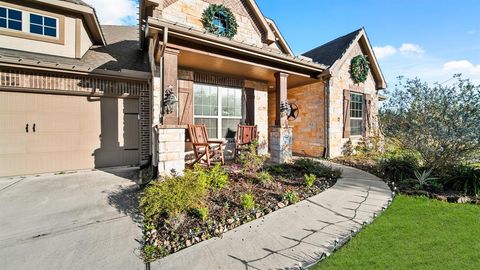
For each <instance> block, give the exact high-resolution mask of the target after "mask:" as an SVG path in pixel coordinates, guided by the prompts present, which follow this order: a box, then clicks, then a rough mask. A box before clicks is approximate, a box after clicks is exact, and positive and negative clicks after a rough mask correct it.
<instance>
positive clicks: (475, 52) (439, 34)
mask: <svg viewBox="0 0 480 270" xmlns="http://www.w3.org/2000/svg"><path fill="white" fill-rule="evenodd" d="M84 1H86V2H87V3H89V4H91V5H92V6H94V7H95V9H96V10H97V14H98V16H99V18H100V21H101V23H102V24H127V25H128V24H136V23H137V18H136V16H137V8H136V7H137V6H138V4H137V1H136V0H115V5H114V6H112V5H111V3H112V0H84ZM256 1H257V3H258V5H259V6H260V9H261V10H262V12H263V14H264V15H265V16H266V17H269V18H271V19H273V20H275V22H276V23H277V25H278V27H279V28H280V31H281V33H282V34H283V36H284V37H285V39H286V40H287V42H288V43H289V45H290V47H291V48H292V50H293V51H294V53H295V54H301V53H304V52H306V51H308V50H310V49H313V48H315V47H317V46H319V45H322V44H324V43H326V42H328V41H330V40H333V39H335V38H337V37H339V36H342V35H345V34H348V33H350V32H352V31H354V30H356V29H358V28H360V27H365V29H366V32H367V35H368V38H369V40H370V42H371V43H372V46H373V47H374V51H375V55H376V57H377V59H378V61H379V63H380V67H381V69H382V71H383V73H384V75H385V77H386V79H387V83H388V84H389V86H393V85H394V84H395V83H396V80H397V79H396V78H397V77H398V76H405V77H407V78H414V77H419V78H420V79H422V80H424V81H427V82H429V83H433V82H440V83H443V82H446V81H448V80H449V79H451V77H452V75H453V74H455V73H462V74H463V75H464V77H466V78H470V79H471V80H472V81H473V82H474V83H476V84H480V0H362V1H358V0H256Z"/></svg>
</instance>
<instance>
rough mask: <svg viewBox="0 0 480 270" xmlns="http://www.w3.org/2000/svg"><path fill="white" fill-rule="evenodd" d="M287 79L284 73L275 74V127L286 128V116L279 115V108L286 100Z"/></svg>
mask: <svg viewBox="0 0 480 270" xmlns="http://www.w3.org/2000/svg"><path fill="white" fill-rule="evenodd" d="M287 78H288V74H287V73H284V72H277V73H275V95H276V98H275V105H276V111H275V114H276V117H275V125H276V126H277V127H286V126H287V121H288V120H287V118H288V115H282V114H281V113H280V107H281V104H282V102H285V101H287V100H288V96H287Z"/></svg>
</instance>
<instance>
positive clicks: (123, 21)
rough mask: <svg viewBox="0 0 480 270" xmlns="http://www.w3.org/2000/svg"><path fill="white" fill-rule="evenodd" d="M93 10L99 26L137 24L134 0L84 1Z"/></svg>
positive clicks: (135, 2) (136, 10)
mask: <svg viewBox="0 0 480 270" xmlns="http://www.w3.org/2000/svg"><path fill="white" fill-rule="evenodd" d="M84 1H85V2H87V3H88V4H89V5H91V6H92V7H94V8H95V11H96V13H97V16H98V17H99V20H100V23H101V24H119V25H135V24H137V12H138V8H137V5H138V3H137V1H136V0H115V1H112V0H84Z"/></svg>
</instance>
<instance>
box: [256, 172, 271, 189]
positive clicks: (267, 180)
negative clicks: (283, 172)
mask: <svg viewBox="0 0 480 270" xmlns="http://www.w3.org/2000/svg"><path fill="white" fill-rule="evenodd" d="M257 179H258V181H259V182H260V184H261V185H262V186H263V187H270V186H271V185H272V184H273V176H271V175H270V174H269V173H268V172H267V171H261V172H260V173H258V175H257Z"/></svg>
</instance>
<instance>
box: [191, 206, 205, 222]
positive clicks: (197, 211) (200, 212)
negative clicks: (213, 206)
mask: <svg viewBox="0 0 480 270" xmlns="http://www.w3.org/2000/svg"><path fill="white" fill-rule="evenodd" d="M194 213H195V216H197V217H198V218H199V219H201V220H203V221H205V220H207V217H208V208H207V207H198V208H195V209H194Z"/></svg>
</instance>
